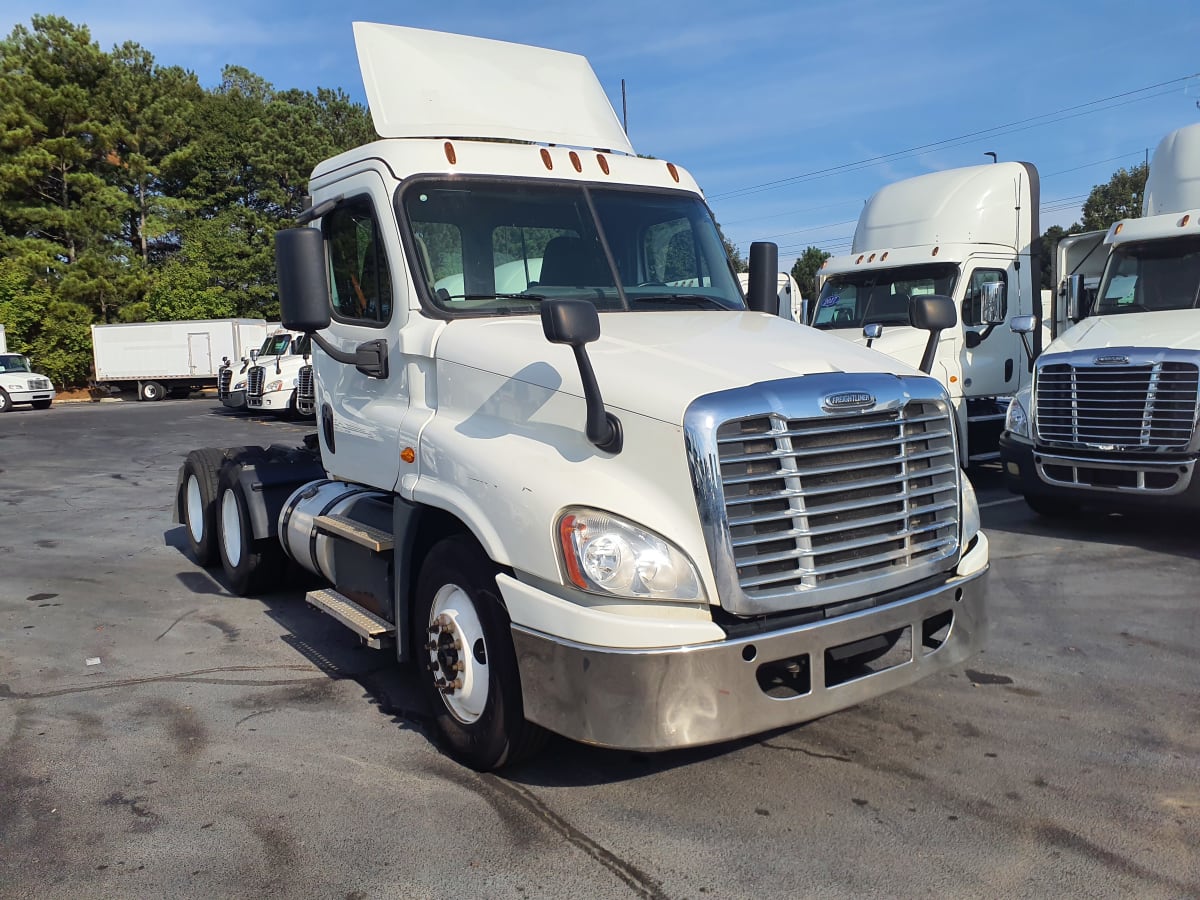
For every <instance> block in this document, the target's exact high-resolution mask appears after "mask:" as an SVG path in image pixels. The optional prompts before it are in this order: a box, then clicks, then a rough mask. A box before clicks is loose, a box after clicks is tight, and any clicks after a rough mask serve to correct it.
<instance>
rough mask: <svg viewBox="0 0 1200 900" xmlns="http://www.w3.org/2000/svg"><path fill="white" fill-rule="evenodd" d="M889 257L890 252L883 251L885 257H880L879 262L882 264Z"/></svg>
mask: <svg viewBox="0 0 1200 900" xmlns="http://www.w3.org/2000/svg"><path fill="white" fill-rule="evenodd" d="M887 255H888V251H887V250H884V251H883V256H881V257H879V261H880V262H883V261H884V260H886V259H887Z"/></svg>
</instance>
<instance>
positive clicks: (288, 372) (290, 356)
mask: <svg viewBox="0 0 1200 900" xmlns="http://www.w3.org/2000/svg"><path fill="white" fill-rule="evenodd" d="M310 344H311V341H310V339H309V337H308V335H304V334H297V333H295V332H293V331H288V330H287V329H285V328H281V329H277V330H276V331H274V332H273V333H272V334H271V335H270V336H268V338H267V340H266V342H264V343H263V346H262V349H261V350H260V351H259V353H258V358H257V359H256V360H255V361H254V363H253V364H252V365H251V366H250V367H249V368H248V369H247V370H246V385H245V391H246V408H247V409H252V410H262V411H264V412H273V413H280V414H285V413H286V414H291V415H302V414H303V415H311V414H312V409H311V407H309V408H308V409H307V411H303V412H302V411H301V410H300V409H299V408H298V406H297V402H298V401H299V399H300V396H299V394H298V393H297V385H298V384H299V378H300V373H301V371H302V370H303V369H305V368H306V367H307V369H308V371H309V372H310V373H311V372H312V368H311V366H309V354H310V352H311V349H310ZM309 377H310V379H311V375H310V376H309Z"/></svg>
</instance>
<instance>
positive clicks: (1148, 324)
mask: <svg viewBox="0 0 1200 900" xmlns="http://www.w3.org/2000/svg"><path fill="white" fill-rule="evenodd" d="M1107 347H1170V348H1176V349H1180V350H1200V310H1195V309H1174V310H1164V311H1162V312H1144V313H1121V314H1120V315H1115V316H1092V317H1090V318H1087V319H1084V320H1083V321H1082V322H1079V323H1078V324H1076V325H1074V326H1072V327H1071V328H1069V329H1067V331H1065V332H1063V333H1062V335H1060V336H1059V338H1058V339H1057V340H1056V341H1054V343H1052V344H1051V345H1050V346H1049V347H1047V348H1046V351H1045V352H1046V353H1069V352H1071V351H1072V350H1101V349H1104V348H1107Z"/></svg>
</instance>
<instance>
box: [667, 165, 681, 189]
mask: <svg viewBox="0 0 1200 900" xmlns="http://www.w3.org/2000/svg"><path fill="white" fill-rule="evenodd" d="M667 171H668V172H670V173H671V177H672V178H674V179H675V183H676V184H679V170H678V169H677V168H675V163H667Z"/></svg>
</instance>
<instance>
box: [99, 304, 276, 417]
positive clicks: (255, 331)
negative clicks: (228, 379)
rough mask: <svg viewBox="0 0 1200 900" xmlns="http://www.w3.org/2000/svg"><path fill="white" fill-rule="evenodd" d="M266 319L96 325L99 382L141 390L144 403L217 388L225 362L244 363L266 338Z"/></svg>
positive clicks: (138, 393)
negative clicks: (227, 359)
mask: <svg viewBox="0 0 1200 900" xmlns="http://www.w3.org/2000/svg"><path fill="white" fill-rule="evenodd" d="M266 332H267V323H266V322H265V321H264V320H262V319H197V320H191V321H179V322H131V323H127V324H120V325H93V326H92V354H93V358H94V361H95V381H96V383H97V384H99V385H112V386H115V387H118V388H129V387H132V388H136V390H137V396H138V399H139V400H161V399H162V398H163V397H165V396H167V394H174V395H177V396H178V395H182V396H187V394H189V393H191V392H192V391H196V390H200V389H201V388H206V387H217V384H218V376H219V374H220V369H221V365H222V358H224V357H228V358H230V359H240V358H241V357H243V356H249V355H250V351H251V350H257V349H258V347H259V345H261V344H262V342H263V340H264V339H265V338H266Z"/></svg>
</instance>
